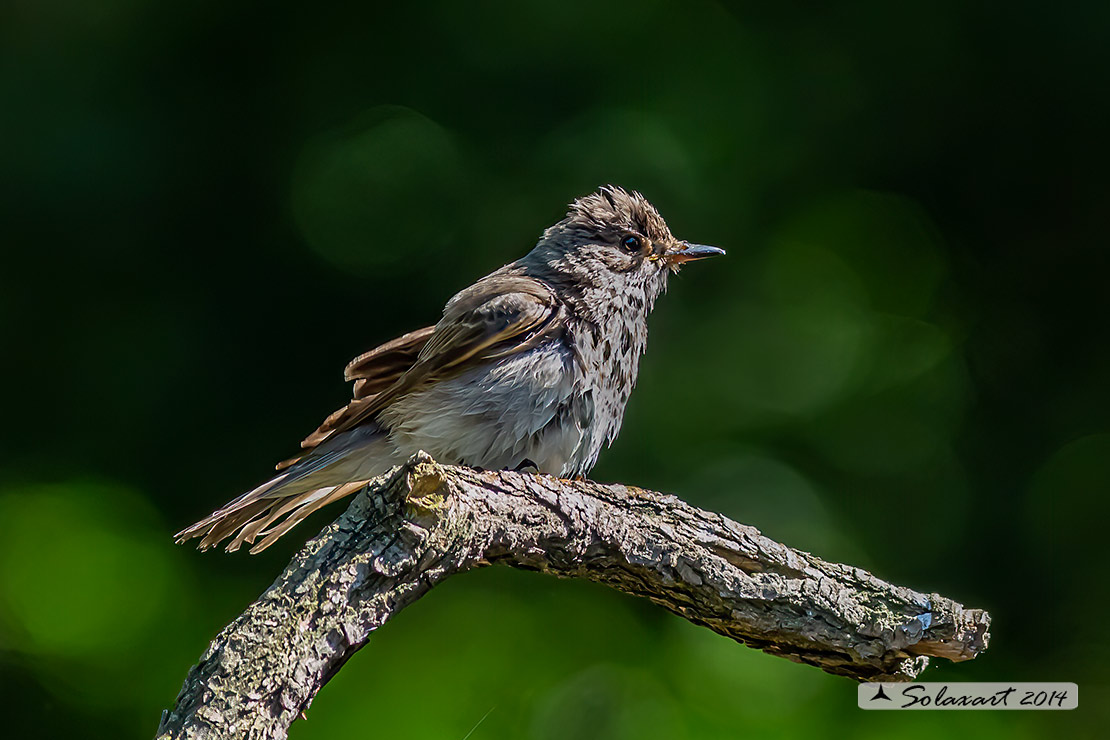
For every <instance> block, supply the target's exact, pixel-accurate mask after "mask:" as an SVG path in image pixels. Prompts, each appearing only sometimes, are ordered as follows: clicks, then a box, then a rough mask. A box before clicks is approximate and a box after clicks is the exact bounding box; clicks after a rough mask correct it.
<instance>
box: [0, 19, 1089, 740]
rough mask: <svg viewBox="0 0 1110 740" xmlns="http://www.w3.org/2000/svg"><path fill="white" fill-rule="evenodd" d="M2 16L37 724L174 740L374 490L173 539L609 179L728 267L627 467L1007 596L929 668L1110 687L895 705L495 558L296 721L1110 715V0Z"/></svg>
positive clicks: (303, 729) (979, 730) (5, 499)
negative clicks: (955, 705) (1109, 526)
mask: <svg viewBox="0 0 1110 740" xmlns="http://www.w3.org/2000/svg"><path fill="white" fill-rule="evenodd" d="M992 5H993V7H992ZM0 13H2V16H0V38H2V44H0V100H2V101H3V103H2V105H0V142H2V143H0V193H2V196H3V197H2V206H0V213H2V215H3V219H4V222H3V225H2V231H0V240H2V244H3V263H2V265H3V266H2V267H0V346H2V350H0V352H2V357H3V358H4V362H3V364H2V366H0V379H2V381H3V387H4V389H5V392H4V393H3V407H4V411H3V424H2V425H0V697H3V698H2V699H0V701H2V703H3V715H4V717H3V720H2V722H3V728H4V730H3V734H4V735H5V736H6V737H12V738H22V737H62V736H65V737H74V736H77V737H88V738H143V737H149V736H151V735H152V734H153V732H154V729H155V726H156V724H157V722H158V717H159V712H160V711H161V710H162V709H163V708H165V707H168V706H170V705H171V704H172V702H173V700H174V697H175V696H176V692H177V690H178V689H179V687H180V685H181V682H182V680H183V678H184V676H185V673H186V671H187V669H188V667H189V666H190V665H191V664H192V663H193V662H194V661H195V660H196V658H197V657H198V656H199V655H200V653H201V652H202V651H203V650H204V648H205V646H206V644H207V641H208V640H209V639H210V638H211V637H212V636H213V635H214V634H215V633H216V632H217V631H218V630H219V628H220V627H221V626H222V625H224V624H225V623H227V622H228V621H229V620H230V619H232V618H233V617H234V616H235V615H236V614H238V613H239V612H240V611H241V610H242V609H243V607H244V606H246V604H248V603H249V602H250V601H251V600H253V599H254V598H255V597H256V596H257V595H258V594H259V593H260V592H261V591H262V590H263V589H264V588H265V587H266V586H267V585H268V584H269V583H270V581H271V580H272V579H273V578H274V577H275V576H276V575H277V574H278V573H279V572H280V569H281V567H282V566H283V564H284V563H285V562H286V561H287V559H288V558H289V557H290V555H291V553H292V552H294V551H295V550H296V549H297V547H298V545H299V543H300V542H303V541H304V539H305V538H307V537H308V536H310V535H311V534H312V533H314V532H315V531H317V530H318V529H319V528H320V527H321V526H322V525H323V524H325V523H326V522H327V521H329V520H330V518H331V517H333V516H335V515H337V514H338V513H339V511H340V509H338V508H333V509H331V510H330V511H328V512H327V513H325V514H324V515H323V516H318V517H317V518H314V519H313V520H312V521H310V522H308V523H307V524H306V525H302V526H301V527H300V528H299V529H297V530H296V533H295V534H294V535H292V536H290V537H288V538H287V539H285V540H283V541H282V542H281V543H280V544H279V545H277V546H275V547H274V548H272V549H271V550H270V551H268V552H266V553H265V554H264V555H263V556H260V557H254V558H252V557H247V556H246V555H243V554H239V555H235V556H227V555H224V554H222V553H207V554H200V553H198V552H196V551H194V550H192V549H189V548H184V547H178V546H175V545H174V544H173V543H172V541H171V539H170V535H171V533H172V532H174V531H176V530H177V529H179V528H181V527H182V526H183V525H186V524H189V523H191V522H192V521H194V520H196V519H197V518H199V517H200V516H202V515H204V514H207V513H208V512H209V511H210V510H212V509H213V508H214V507H216V506H218V505H219V504H221V503H223V502H224V501H226V500H228V499H229V498H231V497H233V496H235V495H237V494H239V493H240V492H241V491H243V490H244V489H246V488H249V487H251V486H253V485H255V484H257V483H258V482H259V481H260V480H262V479H263V478H264V477H266V476H267V474H268V471H269V470H270V469H271V468H270V466H271V465H272V464H273V463H274V462H275V461H277V460H280V459H282V458H283V457H284V456H286V455H288V454H289V453H290V452H291V451H292V450H294V449H295V445H296V442H297V441H298V440H299V439H300V438H301V437H302V436H303V435H304V433H306V432H308V431H310V430H311V429H312V428H313V427H314V426H315V424H316V423H317V422H318V421H319V420H320V419H321V418H322V417H323V416H324V415H325V414H326V413H328V412H330V411H332V410H333V409H334V408H336V407H337V406H338V405H340V404H342V403H343V402H344V399H345V398H346V396H347V394H348V389H347V388H346V387H345V386H344V384H343V383H342V381H341V378H340V369H341V368H342V366H343V365H344V364H345V362H346V361H347V360H348V359H350V358H351V357H353V356H354V355H356V354H358V353H359V352H362V351H363V350H365V349H367V348H369V347H372V346H373V345H375V344H376V343H378V342H380V341H383V340H387V339H389V338H392V337H393V336H395V335H397V334H398V333H400V332H403V331H407V330H410V329H413V328H416V327H420V326H424V325H426V324H428V323H431V322H433V321H435V319H436V317H437V315H438V312H439V310H440V308H441V307H442V305H443V302H444V301H445V300H446V299H447V298H448V297H449V296H450V295H451V294H452V293H454V292H455V291H456V290H458V289H460V288H462V287H464V286H466V285H468V284H469V283H470V282H471V281H473V280H474V279H475V278H478V277H480V276H481V275H484V274H486V273H487V272H489V271H490V270H492V269H494V268H496V267H498V266H499V265H501V264H503V263H505V262H507V261H510V260H512V259H515V258H516V257H517V256H519V255H521V254H523V253H524V252H525V251H526V250H527V249H529V248H530V246H531V245H532V244H533V243H534V241H535V238H536V237H537V235H538V234H539V232H540V231H541V229H542V228H544V227H545V226H547V225H549V224H550V223H552V222H554V221H555V220H557V219H558V218H560V217H561V215H562V214H563V212H564V209H565V204H566V203H567V201H568V200H570V199H571V198H573V197H575V196H578V195H581V194H583V193H586V192H588V191H589V190H591V189H593V188H594V187H596V186H597V185H599V184H602V183H607V182H612V183H617V184H621V185H624V186H626V187H629V188H636V189H639V190H641V191H642V192H643V193H645V194H646V195H647V196H648V197H649V198H651V199H652V200H653V201H654V202H655V203H656V204H657V205H658V206H659V208H660V209H661V211H662V212H663V214H664V215H665V216H666V218H667V219H668V221H669V222H670V225H671V227H672V229H673V230H674V231H675V233H676V234H678V235H679V236H680V237H683V238H688V239H691V240H695V241H700V242H705V243H710V244H718V245H721V246H723V247H725V248H727V249H728V250H729V256H728V257H727V258H725V259H722V260H719V261H716V260H715V261H712V262H707V263H704V264H698V265H695V266H692V267H690V268H688V269H687V270H686V271H684V272H683V274H682V275H681V277H680V278H678V279H676V280H674V281H672V284H671V290H670V294H669V295H667V296H666V297H665V298H664V299H663V300H662V301H661V303H660V305H659V309H658V311H657V312H656V314H655V316H654V317H653V319H652V341H651V347H650V350H649V352H648V356H647V357H646V359H645V362H644V364H643V371H642V375H641V381H640V387H639V388H638V390H637V391H636V393H634V394H633V397H632V401H631V404H630V406H629V409H628V414H627V416H626V420H625V428H624V432H623V434H622V436H621V438H620V440H619V441H618V442H617V443H616V444H615V445H614V447H613V448H612V449H611V450H609V451H608V452H606V453H604V454H603V456H602V459H601V462H600V464H599V465H598V467H597V468H596V469H595V471H594V477H595V478H597V479H599V480H603V481H624V482H628V483H634V484H638V485H641V486H645V487H649V488H654V489H661V490H665V491H672V492H675V493H678V494H679V495H681V496H683V497H684V498H686V499H688V500H689V501H691V502H693V503H695V504H697V505H700V506H703V507H707V508H711V509H715V510H719V511H722V512H724V513H726V514H727V515H729V516H731V517H733V518H736V519H738V520H740V521H744V522H749V523H752V524H755V525H757V526H759V527H760V528H762V529H763V530H764V531H765V532H766V533H767V534H769V535H771V536H773V537H776V538H779V539H782V540H784V541H786V542H788V543H790V544H792V545H795V546H798V547H801V548H805V549H809V550H812V551H813V552H815V553H817V554H819V555H821V556H823V557H826V558H829V559H834V560H843V561H847V562H850V563H853V564H856V565H860V566H863V567H865V568H869V569H871V570H873V571H874V572H875V573H876V574H878V575H879V576H881V577H884V578H887V579H890V580H893V581H895V582H897V583H901V584H905V585H909V586H912V587H915V588H917V589H920V590H923V591H939V592H941V593H944V594H946V595H949V596H952V597H954V598H956V599H958V600H961V601H963V602H964V603H966V604H968V605H969V606H975V607H983V608H987V609H989V610H990V611H991V612H992V614H993V616H994V620H995V622H994V625H995V626H994V629H993V630H992V631H993V641H992V646H991V649H990V650H989V651H987V652H986V653H985V654H984V655H983V656H982V657H981V658H980V659H979V660H976V661H974V662H971V663H966V664H961V665H953V664H939V663H938V664H937V665H936V666H935V667H934V668H931V669H930V670H929V671H928V672H927V673H926V674H925V676H924V678H926V679H928V680H1006V681H1034V680H1043V681H1048V680H1053V681H1077V682H1079V683H1080V684H1081V686H1082V701H1081V705H1082V708H1080V709H1079V710H1077V711H1075V712H1070V713H1047V712H1041V713H1035V712H1009V713H1001V712H993V713H992V712H946V713H940V712H938V713H916V714H912V715H907V714H893V713H864V712H861V711H859V710H857V709H856V707H855V686H854V685H853V684H852V683H851V682H849V681H847V680H845V679H842V678H836V677H832V676H828V675H825V674H823V673H820V672H819V671H816V670H815V669H813V668H809V667H805V666H799V665H795V664H792V663H789V662H787V661H784V660H781V659H779V658H774V657H770V656H766V655H763V654H762V653H758V652H755V651H752V650H749V649H747V648H744V647H741V646H739V645H736V644H734V643H731V642H729V641H727V640H725V639H724V638H721V637H718V636H717V635H714V634H712V633H710V632H709V631H707V630H704V629H700V628H696V627H693V626H692V625H690V624H688V623H686V622H684V621H682V620H680V619H678V618H676V617H673V616H671V615H669V614H667V613H664V612H663V611H661V610H659V609H657V608H655V607H653V606H651V605H649V604H647V603H644V602H641V601H637V600H634V599H631V598H628V597H624V596H621V595H618V594H616V593H613V592H610V591H608V590H606V589H604V588H601V587H596V586H593V585H591V584H584V583H578V582H562V581H556V580H555V579H552V578H548V577H544V576H540V575H537V574H533V573H523V572H515V571H510V570H507V569H489V570H486V571H481V572H474V573H470V574H467V575H466V576H463V577H458V578H455V579H452V580H451V581H449V582H448V583H446V584H445V585H443V586H442V587H441V588H438V589H436V590H435V591H434V592H433V593H432V594H431V595H429V596H428V597H427V598H425V599H424V600H422V601H420V602H419V603H418V604H416V605H415V606H413V607H412V608H410V609H408V610H406V611H405V612H404V613H403V614H402V615H401V616H400V617H399V618H398V619H397V620H396V621H395V622H393V623H391V624H389V625H387V626H386V627H385V628H384V629H382V630H381V631H380V632H379V633H377V634H376V635H375V636H374V637H373V638H372V639H371V641H370V644H369V646H368V647H367V648H366V649H364V650H363V651H362V652H361V653H359V654H358V655H357V656H355V658H354V659H353V660H352V661H351V662H350V663H349V664H348V665H347V666H346V667H345V668H344V669H343V671H342V672H341V673H340V674H339V675H338V677H337V678H335V679H334V680H333V681H332V682H331V684H329V685H328V686H327V687H326V688H325V689H324V691H323V692H322V693H321V694H320V695H319V697H318V698H317V701H316V702H315V704H314V705H313V707H312V709H311V710H310V712H309V719H308V721H307V722H298V723H297V724H295V725H294V727H293V730H292V737H293V738H294V739H295V740H309V739H312V738H336V737H350V738H374V737H403V738H435V739H437V740H439V739H442V738H463V737H464V736H466V734H467V733H468V732H470V731H471V730H472V729H473V734H472V735H470V737H471V738H475V739H476V740H477V739H479V738H509V737H511V738H530V739H536V740H540V739H547V738H636V739H644V740H646V739H648V738H667V739H673V738H691V739H693V738H724V737H740V736H751V737H770V738H775V737H782V738H790V737H797V736H801V735H808V736H812V735H818V734H836V735H838V736H842V735H846V736H851V737H860V738H880V737H881V738H886V737H891V736H895V737H911V738H916V737H920V738H925V737H934V736H936V734H937V733H938V732H956V733H959V734H960V735H971V734H972V733H974V734H976V735H977V736H980V737H992V736H998V737H1007V738H1032V737H1043V736H1048V735H1049V734H1050V733H1051V734H1053V735H1057V736H1067V737H1082V736H1093V735H1094V734H1095V731H1096V728H1097V727H1098V726H1099V724H1100V723H1101V722H1103V721H1105V719H1106V714H1105V710H1104V709H1103V708H1101V707H1100V706H1099V704H1100V703H1101V704H1103V705H1105V704H1106V701H1107V699H1108V698H1110V695H1108V694H1110V692H1107V690H1106V688H1107V682H1106V678H1105V670H1106V669H1105V666H1106V664H1107V660H1108V659H1110V650H1108V646H1107V640H1106V637H1105V634H1106V630H1105V627H1104V626H1103V625H1102V624H1101V622H1100V620H1101V618H1102V616H1100V615H1103V616H1104V615H1105V614H1106V607H1107V606H1108V603H1107V602H1108V599H1107V594H1106V589H1105V581H1106V570H1107V567H1108V565H1110V563H1108V558H1107V555H1106V550H1105V549H1104V547H1103V544H1104V542H1103V541H1104V540H1105V539H1106V535H1105V531H1106V522H1107V514H1108V511H1107V509H1108V507H1107V502H1106V497H1105V496H1106V493H1107V491H1108V489H1110V383H1108V377H1110V343H1108V342H1107V328H1106V323H1107V319H1108V317H1110V298H1108V295H1110V289H1108V287H1107V279H1108V277H1110V270H1108V269H1107V268H1108V267H1110V264H1108V262H1110V260H1108V251H1107V211H1108V207H1110V189H1108V187H1107V184H1106V178H1107V172H1108V169H1110V156H1108V154H1110V147H1108V144H1107V131H1108V130H1110V96H1108V95H1107V91H1108V90H1110V61H1108V48H1110V5H1108V4H1107V3H1105V2H1094V1H1092V2H1087V3H1083V2H1077V3H1069V4H1064V5H1059V4H1044V3H1032V2H1017V3H1013V2H1011V3H1005V4H1002V3H995V4H979V3H966V2H956V1H954V0H939V1H938V0H933V1H932V2H928V3H912V4H906V3H888V2H877V1H873V2H863V3H854V4H844V3H839V4H835V5H833V6H831V7H825V8H820V9H818V8H813V7H807V6H806V5H805V4H802V3H792V2H784V3H747V4H736V5H731V4H724V3H714V2H704V1H694V2H681V3H679V2H662V1H661V0H646V1H645V0H635V1H634V0H626V1H624V2H613V3H598V2H580V1H577V0H572V1H568V2H559V3H554V2H551V3H536V2H469V3H458V2H445V1H440V2H429V3H419V4H415V3H414V4H404V3H393V4H390V5H388V6H386V5H380V6H379V5H374V4H371V3H349V4H347V5H341V6H334V7H333V6H330V5H326V4H320V3H316V4H307V5H306V4H303V3H293V2H284V1H277V0H271V1H270V2H194V3H180V2H143V1H142V0H99V1H98V2H81V1H79V0H69V1H66V0H35V1H32V0H22V1H21V2H11V3H6V4H5V5H4V8H3V10H2V11H0ZM1100 712H1101V716H1100ZM487 714H488V716H486V715H487ZM484 716H485V717H486V719H485V720H484V721H481V720H482V718H483V717H484ZM479 723H480V724H479ZM476 725H478V726H477V728H476V729H475V726H476ZM1061 733H1063V734H1062V735H1061Z"/></svg>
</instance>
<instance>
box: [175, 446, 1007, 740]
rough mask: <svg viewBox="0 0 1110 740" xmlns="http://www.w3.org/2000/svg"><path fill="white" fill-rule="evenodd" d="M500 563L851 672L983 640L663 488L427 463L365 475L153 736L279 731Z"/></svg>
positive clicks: (944, 601) (934, 598)
mask: <svg viewBox="0 0 1110 740" xmlns="http://www.w3.org/2000/svg"><path fill="white" fill-rule="evenodd" d="M491 564H504V565H510V566H513V567H517V568H526V569H529V570H538V571H542V572H545V573H551V574H553V575H556V576H560V577H564V578H585V579H588V580H592V581H597V582H599V583H604V584H606V585H608V586H612V587H613V588H615V589H617V590H619V591H623V592H625V593H629V594H634V595H637V596H644V597H646V598H648V599H650V600H651V601H653V602H655V603H656V604H659V605H660V606H662V607H664V608H665V609H668V610H669V611H671V612H673V613H675V614H677V615H679V616H680V617H683V618H684V619H687V620H689V621H691V622H694V623H695V624H700V625H703V626H705V627H708V628H709V629H711V630H713V631H715V632H718V633H720V634H722V635H725V636H726V637H731V638H732V639H734V640H736V641H738V642H741V643H744V644H745V645H749V646H751V647H755V648H758V649H760V650H763V651H765V652H768V653H771V654H774V655H780V656H782V657H785V658H789V659H790V660H794V661H797V662H799V663H808V664H810V665H813V666H816V667H818V668H821V669H822V670H825V671H828V672H829V673H834V674H837V675H842V676H847V677H849V678H852V679H855V680H857V681H908V680H911V679H913V678H914V677H916V676H917V675H918V674H919V673H920V672H921V671H922V670H923V669H924V668H925V666H926V665H927V664H928V660H929V657H940V658H946V659H948V660H953V661H960V660H968V659H971V658H974V657H976V656H977V655H978V654H979V653H980V652H982V651H983V650H984V649H985V648H986V646H987V640H988V638H989V633H988V628H989V626H990V616H989V615H988V614H987V613H986V612H985V611H982V610H978V609H965V608H964V607H963V606H962V605H960V604H958V603H956V602H954V601H952V600H951V599H949V598H946V597H944V596H940V595H939V594H922V593H918V592H917V591H913V590H911V589H908V588H904V587H901V586H894V585H891V584H889V583H886V582H885V581H882V580H880V579H878V578H876V577H875V576H873V575H871V574H870V573H867V572H866V571H863V570H861V569H859V568H855V567H852V566H849V565H839V564H835V563H828V562H825V561H823V560H821V559H819V558H816V557H814V556H813V555H810V554H809V553H806V552H801V551H798V550H793V549H791V548H789V547H787V546H786V545H782V544H779V543H778V542H775V541H773V540H770V539H768V538H766V537H764V536H763V535H761V534H760V533H759V531H758V530H756V529H755V528H753V527H749V526H746V525H743V524H737V523H736V522H733V521H731V520H729V519H727V518H725V517H723V516H721V515H720V514H714V513H711V512H707V511H703V510H701V509H697V508H694V507H692V506H690V505H688V504H686V503H684V502H683V501H681V500H679V499H678V498H675V497H674V496H667V495H664V494H661V493H655V492H653V491H646V490H643V489H638V488H633V487H630V486H622V485H601V484H599V483H593V482H590V481H567V480H559V479H555V478H551V477H547V476H537V475H529V474H523V473H512V472H505V471H501V472H478V471H475V470H471V469H469V468H460V467H449V466H443V465H439V464H438V463H436V462H435V461H433V460H432V459H431V458H430V457H428V456H427V455H424V454H418V455H416V456H414V457H413V458H412V459H411V460H409V462H408V463H406V464H405V465H403V466H400V467H399V468H397V469H395V470H394V471H392V472H391V473H390V474H388V475H386V476H383V477H381V478H379V479H376V480H375V481H372V482H371V483H370V484H369V485H368V486H367V488H366V490H364V491H363V492H361V493H359V494H358V496H357V497H356V498H355V500H354V502H353V503H352V504H351V506H350V508H349V509H348V510H347V512H346V513H344V514H343V515H342V516H340V517H339V519H337V520H336V521H335V522H334V523H333V524H331V525H330V526H329V527H328V528H327V529H325V530H324V531H323V532H322V533H321V534H320V535H319V536H318V537H316V538H315V539H314V540H312V541H311V542H309V543H308V544H307V545H306V546H305V547H304V549H302V550H301V552H300V553H298V554H297V556H296V557H295V558H294V559H293V561H292V562H291V563H290V564H289V566H288V567H287V568H286V570H285V572H284V573H283V574H282V575H281V577H280V578H278V579H277V581H275V582H274V584H273V585H272V586H271V587H270V588H269V590H267V591H266V592H265V593H264V594H262V596H261V597H260V598H259V599H258V601H256V602H254V603H253V604H251V605H250V606H249V607H248V608H247V610H246V611H244V612H243V614H241V615H240V616H239V617H238V618H237V619H236V620H235V621H234V622H232V623H231V624H230V625H228V626H227V627H226V628H225V629H224V630H223V631H222V632H221V633H220V634H219V635H218V636H217V637H216V639H215V640H213V642H212V644H211V645H210V646H209V648H208V650H207V651H206V652H205V653H204V655H203V656H202V657H201V659H200V662H199V663H198V664H197V665H196V666H194V667H193V669H192V670H191V671H190V672H189V675H188V677H187V678H186V680H185V685H184V687H183V688H182V690H181V693H180V695H179V696H178V697H177V703H176V706H175V707H174V709H173V710H172V711H169V712H164V713H163V715H162V722H161V725H160V726H159V728H158V737H159V738H208V739H215V738H285V737H286V733H287V731H288V728H289V725H290V724H291V723H292V722H293V720H294V719H296V718H297V717H298V716H299V715H300V714H301V712H302V711H304V710H306V709H307V708H308V706H309V705H310V704H311V702H312V698H313V697H314V696H315V695H316V692H317V691H319V690H320V688H321V687H322V686H323V685H324V684H325V683H327V681H328V679H330V678H331V677H332V676H333V675H335V673H336V672H337V671H338V670H339V669H340V668H341V667H342V666H343V663H344V662H345V661H346V660H347V659H348V658H349V657H350V656H351V655H353V654H354V653H355V652H356V651H357V650H358V649H359V648H361V647H362V646H363V645H364V644H365V643H366V640H367V638H368V637H369V635H370V633H371V632H373V631H374V630H375V629H377V628H378V627H380V626H381V625H382V624H384V623H385V622H386V620H388V619H390V618H391V617H393V616H394V615H395V614H396V613H397V612H399V611H401V610H402V609H404V608H405V607H406V606H408V605H409V604H411V603H412V602H414V601H416V600H417V599H419V598H420V597H421V596H423V595H424V594H425V593H427V592H428V590H429V589H431V588H432V587H433V586H435V585H436V584H437V583H439V582H440V581H441V580H443V579H444V578H447V577H449V576H451V575H453V574H455V573H460V572H464V571H467V570H470V569H472V568H476V567H480V566H484V565H491Z"/></svg>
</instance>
